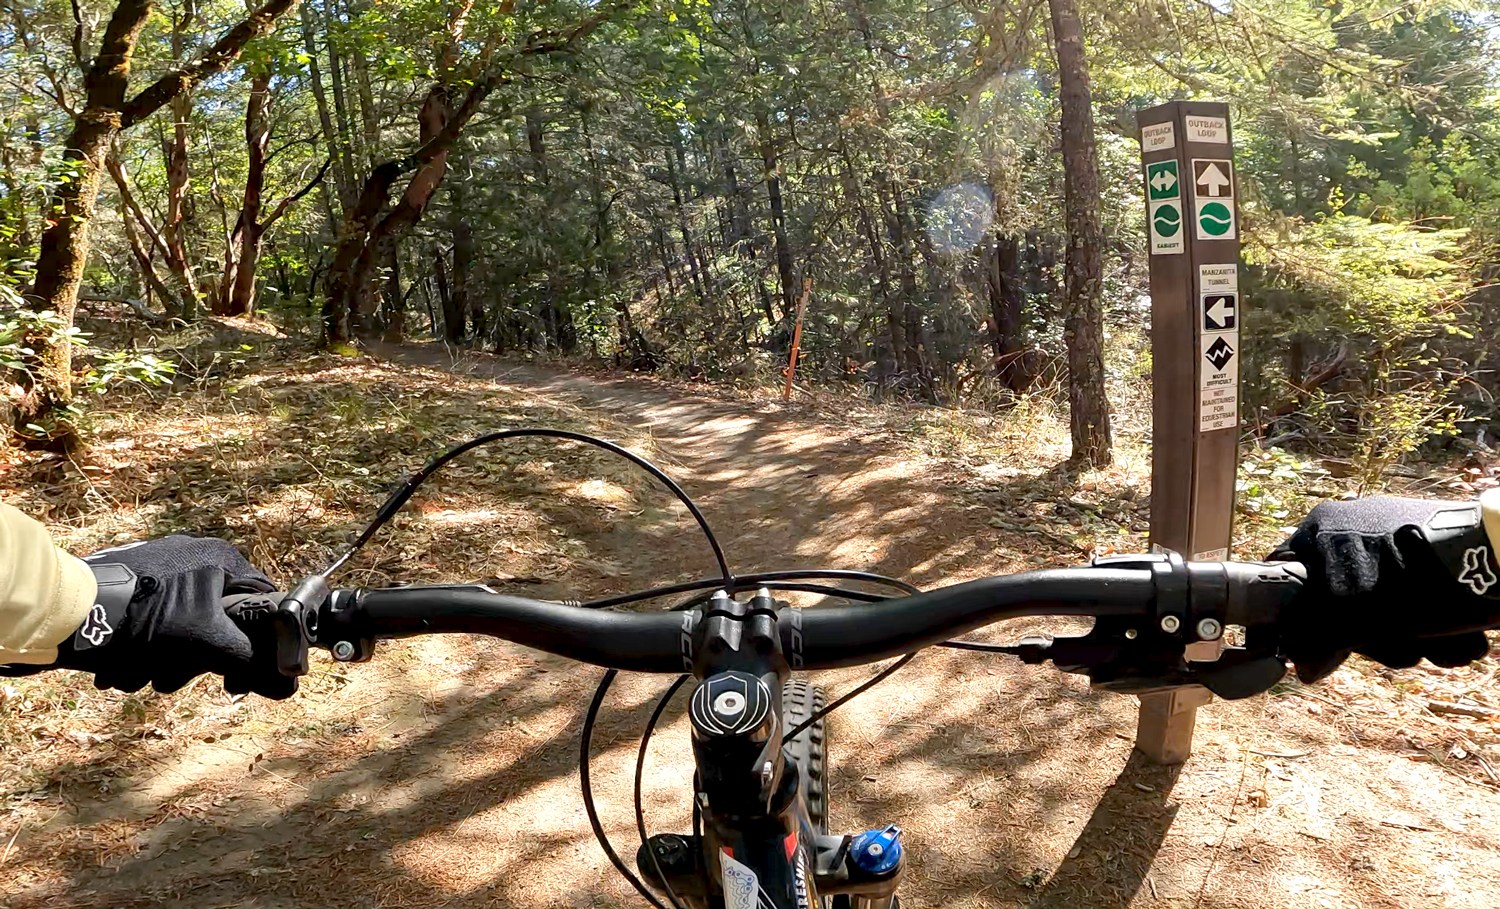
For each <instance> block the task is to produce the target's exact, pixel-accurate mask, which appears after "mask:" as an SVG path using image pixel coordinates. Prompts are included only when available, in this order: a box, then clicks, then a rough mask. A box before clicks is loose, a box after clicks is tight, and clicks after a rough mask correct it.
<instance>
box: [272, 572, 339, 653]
mask: <svg viewBox="0 0 1500 909" xmlns="http://www.w3.org/2000/svg"><path fill="white" fill-rule="evenodd" d="M332 593H333V590H332V588H330V587H329V586H328V581H327V579H325V578H324V577H323V576H322V575H316V574H315V575H309V576H308V577H305V578H303V579H302V580H300V581H298V582H297V585H296V586H295V587H293V588H292V589H291V590H290V591H288V592H287V593H286V595H285V596H283V597H282V598H281V602H280V603H279V604H278V607H277V609H276V611H275V612H273V613H272V614H271V624H272V628H273V629H274V630H275V634H276V668H277V669H279V670H281V674H282V675H284V676H289V677H292V678H296V677H298V676H304V675H307V672H308V662H307V648H308V646H309V645H310V644H313V643H315V642H316V641H317V639H318V612H319V610H321V609H322V608H323V605H324V604H325V603H327V602H328V598H329V597H330V596H331V595H332Z"/></svg>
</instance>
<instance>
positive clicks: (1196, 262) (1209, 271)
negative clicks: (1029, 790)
mask: <svg viewBox="0 0 1500 909" xmlns="http://www.w3.org/2000/svg"><path fill="white" fill-rule="evenodd" d="M1137 124H1138V126H1139V128H1140V140H1141V159H1142V175H1143V178H1144V190H1145V198H1146V222H1147V224H1146V230H1147V236H1148V242H1147V250H1148V252H1149V254H1150V264H1151V357H1152V385H1153V398H1152V407H1151V416H1152V454H1151V547H1152V549H1153V550H1162V549H1170V550H1174V551H1176V552H1180V553H1182V554H1183V555H1184V556H1186V557H1187V558H1190V559H1203V560H1218V559H1227V558H1228V557H1229V541H1230V522H1231V518H1232V516H1233V511H1234V479H1235V469H1236V467H1237V465H1238V463H1239V452H1238V446H1239V361H1240V353H1239V347H1240V319H1241V317H1242V306H1241V302H1242V301H1241V299H1240V290H1239V257H1240V242H1239V212H1238V207H1237V206H1236V203H1235V199H1236V192H1235V190H1236V186H1237V183H1236V180H1235V173H1234V152H1233V146H1232V145H1231V134H1230V128H1229V107H1228V105H1226V104H1222V103H1218V102H1208V101H1173V102H1170V103H1167V104H1162V105H1159V106H1157V107H1153V108H1150V109H1148V110H1144V111H1141V112H1140V114H1139V115H1138V116H1137ZM1204 647H1205V645H1203V644H1194V645H1191V646H1190V648H1189V654H1188V655H1189V658H1190V659H1191V658H1194V657H1198V658H1209V659H1212V658H1213V657H1215V656H1216V655H1217V645H1207V647H1208V648H1209V652H1203V651H1202V650H1201V648H1204ZM1194 648H1200V650H1198V651H1197V652H1195V650H1194ZM1209 699H1210V698H1209V695H1208V692H1207V691H1206V690H1205V689H1203V688H1199V687H1196V686H1195V687H1188V688H1179V689H1176V690H1173V691H1168V692H1163V693H1159V694H1150V695H1145V696H1143V697H1142V698H1141V711H1140V719H1139V721H1138V723H1137V727H1136V747H1138V748H1140V749H1141V751H1142V752H1144V753H1145V754H1146V756H1147V757H1150V758H1152V759H1153V760H1156V761H1158V762H1160V763H1164V764H1175V763H1180V762H1182V761H1185V760H1187V758H1188V755H1189V754H1191V752H1192V741H1193V724H1194V720H1195V714H1196V712H1197V708H1198V707H1199V706H1202V705H1203V704H1206V703H1207V702H1208V701H1209Z"/></svg>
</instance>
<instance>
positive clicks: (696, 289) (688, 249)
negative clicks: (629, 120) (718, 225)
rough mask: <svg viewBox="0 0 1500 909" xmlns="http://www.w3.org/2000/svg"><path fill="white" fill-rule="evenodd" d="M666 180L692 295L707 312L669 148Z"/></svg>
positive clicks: (705, 292) (678, 182)
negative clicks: (668, 183) (670, 185)
mask: <svg viewBox="0 0 1500 909" xmlns="http://www.w3.org/2000/svg"><path fill="white" fill-rule="evenodd" d="M665 155H666V159H667V179H668V180H669V181H670V182H671V184H672V208H673V211H675V212H676V213H677V230H678V232H679V233H681V234H682V256H683V258H684V259H686V260H687V266H688V278H689V280H690V281H691V283H692V285H693V294H694V295H695V296H696V297H697V298H698V304H699V305H700V306H702V307H703V309H704V311H705V312H707V310H708V292H707V290H706V289H705V288H704V286H703V276H702V275H701V274H699V272H698V256H697V254H696V253H695V251H694V249H693V228H692V224H691V223H690V222H689V221H688V216H687V208H686V206H684V205H683V204H682V180H681V174H680V173H679V171H678V169H677V156H676V155H675V154H673V151H672V149H671V148H668V149H666V150H665Z"/></svg>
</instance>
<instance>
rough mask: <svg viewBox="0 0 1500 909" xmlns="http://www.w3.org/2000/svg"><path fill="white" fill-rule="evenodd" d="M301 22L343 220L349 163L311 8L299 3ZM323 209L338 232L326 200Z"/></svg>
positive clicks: (348, 201) (349, 193) (348, 204)
mask: <svg viewBox="0 0 1500 909" xmlns="http://www.w3.org/2000/svg"><path fill="white" fill-rule="evenodd" d="M300 13H301V19H302V47H303V50H305V51H306V52H307V74H308V81H309V82H311V83H312V90H313V101H314V102H315V104H316V106H317V110H318V125H319V126H321V127H322V129H323V144H324V145H326V146H327V147H328V157H329V159H330V160H331V161H332V162H333V182H334V186H335V187H336V188H337V190H338V197H339V216H340V217H342V216H343V215H344V214H345V213H346V212H347V211H348V210H349V209H350V208H352V207H353V206H354V201H355V200H354V181H353V180H352V179H350V176H349V162H348V161H346V160H345V159H344V154H343V149H342V147H341V146H340V143H339V134H338V130H336V129H334V126H333V114H332V113H331V112H330V111H329V108H328V92H327V90H326V89H324V87H323V72H322V69H321V68H320V67H319V65H318V56H319V53H320V51H319V48H318V39H317V31H316V29H315V27H314V23H313V14H312V5H311V4H308V3H304V4H302V9H301V10H300ZM324 209H325V210H326V211H327V212H328V217H329V223H328V229H329V231H332V232H337V230H338V226H339V224H338V221H336V220H334V217H333V206H332V205H330V204H328V202H327V201H326V200H325V202H324Z"/></svg>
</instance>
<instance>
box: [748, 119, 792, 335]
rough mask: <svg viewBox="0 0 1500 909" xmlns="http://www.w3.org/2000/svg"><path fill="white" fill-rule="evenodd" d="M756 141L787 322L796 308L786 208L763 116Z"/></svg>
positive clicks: (778, 164)
mask: <svg viewBox="0 0 1500 909" xmlns="http://www.w3.org/2000/svg"><path fill="white" fill-rule="evenodd" d="M755 128H756V138H757V139H758V140H759V142H760V158H761V163H762V164H763V165H764V166H765V179H766V197H767V199H768V201H769V202H770V204H771V232H772V235H773V236H774V237H775V238H776V273H777V275H778V277H779V278H780V279H781V318H783V319H787V318H790V317H791V315H792V310H793V309H794V308H795V307H796V302H797V299H796V296H797V288H796V287H795V286H794V285H795V283H796V278H795V276H794V274H793V272H794V269H793V267H792V244H791V240H789V239H788V238H787V232H786V208H785V206H784V203H783V201H782V198H781V161H780V159H779V157H778V156H777V154H776V143H775V141H774V140H772V138H771V123H770V119H769V118H768V117H767V116H766V114H765V113H764V112H757V113H756V115H755Z"/></svg>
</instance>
